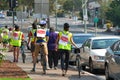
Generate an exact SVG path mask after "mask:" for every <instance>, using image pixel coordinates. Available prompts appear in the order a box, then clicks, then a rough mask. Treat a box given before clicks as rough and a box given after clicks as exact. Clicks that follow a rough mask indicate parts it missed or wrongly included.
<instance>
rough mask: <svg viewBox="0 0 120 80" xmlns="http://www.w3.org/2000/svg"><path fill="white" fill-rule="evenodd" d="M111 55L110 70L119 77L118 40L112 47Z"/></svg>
mask: <svg viewBox="0 0 120 80" xmlns="http://www.w3.org/2000/svg"><path fill="white" fill-rule="evenodd" d="M112 51H113V55H111V59H109V60H110V61H109V62H110V65H109V67H110V71H111V72H112V73H113V75H115V76H117V77H119V78H120V41H118V42H116V43H115V44H114V46H113V48H112Z"/></svg>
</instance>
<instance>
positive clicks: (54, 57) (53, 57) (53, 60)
mask: <svg viewBox="0 0 120 80" xmlns="http://www.w3.org/2000/svg"><path fill="white" fill-rule="evenodd" d="M58 59H59V54H58V52H57V51H55V50H48V63H49V67H50V68H52V67H53V64H54V67H57V65H58Z"/></svg>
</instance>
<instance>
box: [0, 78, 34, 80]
mask: <svg viewBox="0 0 120 80" xmlns="http://www.w3.org/2000/svg"><path fill="white" fill-rule="evenodd" d="M0 80H32V79H30V78H0Z"/></svg>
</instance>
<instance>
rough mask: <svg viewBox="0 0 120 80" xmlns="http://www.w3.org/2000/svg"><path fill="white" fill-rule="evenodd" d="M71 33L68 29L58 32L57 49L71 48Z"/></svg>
mask: <svg viewBox="0 0 120 80" xmlns="http://www.w3.org/2000/svg"><path fill="white" fill-rule="evenodd" d="M71 36H72V33H70V32H68V31H62V32H59V39H60V40H59V45H58V49H64V50H71V43H70V37H71Z"/></svg>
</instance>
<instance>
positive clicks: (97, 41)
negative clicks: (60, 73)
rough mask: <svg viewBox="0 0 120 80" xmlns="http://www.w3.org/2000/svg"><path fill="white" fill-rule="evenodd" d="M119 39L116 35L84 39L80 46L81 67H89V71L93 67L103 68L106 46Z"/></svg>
mask: <svg viewBox="0 0 120 80" xmlns="http://www.w3.org/2000/svg"><path fill="white" fill-rule="evenodd" d="M118 40H120V37H118V36H103V37H102V36H99V37H92V38H89V39H87V40H86V41H85V43H84V44H83V45H82V47H81V48H80V58H81V65H82V68H83V69H85V68H86V66H88V67H89V70H90V72H94V71H95V69H104V68H105V67H104V61H105V53H106V48H107V47H109V46H111V45H112V44H113V43H114V42H116V41H118Z"/></svg>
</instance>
